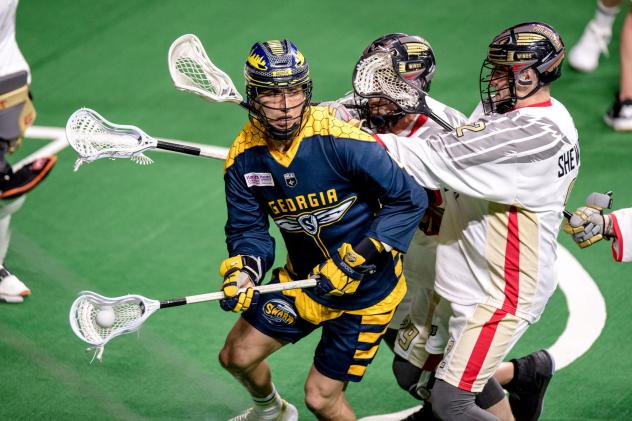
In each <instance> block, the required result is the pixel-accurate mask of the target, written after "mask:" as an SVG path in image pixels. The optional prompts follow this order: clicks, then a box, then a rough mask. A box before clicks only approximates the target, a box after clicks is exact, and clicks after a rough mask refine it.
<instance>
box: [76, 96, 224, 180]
mask: <svg viewBox="0 0 632 421" xmlns="http://www.w3.org/2000/svg"><path fill="white" fill-rule="evenodd" d="M66 139H67V140H68V143H69V144H70V146H72V148H73V149H74V150H75V151H76V152H77V153H78V154H79V158H77V160H76V161H75V171H77V170H78V169H79V167H80V166H81V164H84V163H90V162H93V161H96V160H97V159H101V158H111V159H116V158H129V159H131V160H132V161H134V162H136V163H137V164H141V165H148V164H151V163H152V162H153V160H152V159H151V158H149V157H148V156H146V155H145V154H143V152H144V151H146V150H147V149H164V150H168V151H172V152H177V153H182V154H186V155H195V156H203V157H206V158H213V159H221V160H224V159H226V152H225V151H224V150H223V148H218V147H213V146H208V147H196V146H192V145H187V144H184V143H180V142H172V141H171V142H168V141H165V140H159V139H155V138H153V137H151V136H149V135H148V134H147V133H145V132H144V131H142V130H141V129H139V128H138V127H136V126H130V125H121V124H114V123H110V122H109V121H107V120H106V119H105V118H103V117H102V116H101V115H100V114H99V113H97V112H96V111H94V110H91V109H89V108H81V109H79V110H77V111H75V112H74V113H73V114H72V115H71V116H70V118H69V119H68V122H67V123H66Z"/></svg>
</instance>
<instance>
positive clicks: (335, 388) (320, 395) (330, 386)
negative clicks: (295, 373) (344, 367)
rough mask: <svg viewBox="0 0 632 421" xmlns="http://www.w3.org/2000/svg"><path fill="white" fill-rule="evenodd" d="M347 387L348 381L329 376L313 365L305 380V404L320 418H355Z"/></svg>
mask: <svg viewBox="0 0 632 421" xmlns="http://www.w3.org/2000/svg"><path fill="white" fill-rule="evenodd" d="M345 388H346V382H343V381H340V380H336V379H332V378H329V377H327V376H325V375H323V374H321V373H320V372H319V371H318V370H317V369H316V368H315V367H314V366H312V368H311V369H310V371H309V375H308V376H307V381H306V382H305V404H306V405H307V407H308V408H309V410H310V411H312V412H313V413H314V414H315V415H316V417H317V418H318V419H320V420H340V421H343V420H355V419H356V417H355V413H354V412H353V408H351V405H350V404H349V402H348V401H347V398H346V397H345V393H344V391H345Z"/></svg>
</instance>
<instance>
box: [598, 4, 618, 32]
mask: <svg viewBox="0 0 632 421" xmlns="http://www.w3.org/2000/svg"><path fill="white" fill-rule="evenodd" d="M620 9H621V7H620V6H613V7H608V6H604V4H603V3H602V2H601V0H597V11H596V12H595V17H594V18H593V21H594V22H595V23H596V24H597V26H599V27H601V28H610V30H611V31H612V25H613V24H614V20H615V18H616V17H617V14H618V13H619V10H620Z"/></svg>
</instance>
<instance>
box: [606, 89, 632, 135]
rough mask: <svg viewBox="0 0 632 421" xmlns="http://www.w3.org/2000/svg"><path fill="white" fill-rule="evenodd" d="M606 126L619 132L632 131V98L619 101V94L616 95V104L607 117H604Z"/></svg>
mask: <svg viewBox="0 0 632 421" xmlns="http://www.w3.org/2000/svg"><path fill="white" fill-rule="evenodd" d="M603 119H604V121H605V122H606V124H607V125H608V126H610V127H612V128H613V129H615V130H616V131H618V132H625V131H631V130H632V98H628V99H624V100H623V101H621V100H620V99H619V93H618V92H617V94H616V95H615V99H614V104H613V105H612V107H610V109H609V110H608V112H607V113H606V115H604V116H603Z"/></svg>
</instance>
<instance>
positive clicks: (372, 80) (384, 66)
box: [353, 51, 454, 131]
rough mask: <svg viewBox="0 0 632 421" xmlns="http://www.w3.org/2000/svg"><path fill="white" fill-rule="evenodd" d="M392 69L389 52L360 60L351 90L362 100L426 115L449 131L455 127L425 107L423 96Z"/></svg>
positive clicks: (424, 97)
mask: <svg viewBox="0 0 632 421" xmlns="http://www.w3.org/2000/svg"><path fill="white" fill-rule="evenodd" d="M394 66H395V64H394V62H393V58H392V57H391V55H390V54H389V53H388V52H382V51H378V52H376V53H374V54H371V55H369V56H367V57H365V58H363V59H362V60H360V62H359V63H358V64H357V66H356V68H355V70H354V72H353V89H354V90H355V92H356V93H357V94H358V95H360V96H361V97H364V98H387V99H389V100H391V101H393V102H394V103H395V104H397V106H399V108H401V109H402V111H404V112H405V113H408V114H424V115H427V116H428V117H429V118H431V119H432V120H434V121H436V122H437V123H438V124H439V125H440V126H441V127H443V128H444V129H446V130H448V131H452V130H453V129H454V128H453V127H452V126H450V125H449V124H448V123H447V122H445V121H444V120H443V119H442V118H441V117H439V116H438V115H436V114H435V113H434V112H433V111H432V110H431V109H430V107H428V105H427V104H426V93H425V92H424V91H422V90H421V89H419V88H416V87H415V86H413V85H411V84H410V83H408V82H407V81H406V80H405V79H404V78H403V77H402V76H401V75H400V74H399V73H398V72H396V71H395V68H394Z"/></svg>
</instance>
